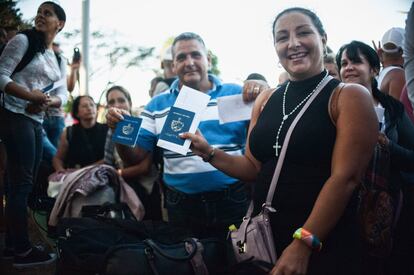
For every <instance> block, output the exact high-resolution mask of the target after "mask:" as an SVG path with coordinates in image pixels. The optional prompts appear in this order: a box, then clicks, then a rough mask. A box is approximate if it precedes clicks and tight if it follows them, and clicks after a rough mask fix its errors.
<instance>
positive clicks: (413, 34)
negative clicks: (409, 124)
mask: <svg viewBox="0 0 414 275" xmlns="http://www.w3.org/2000/svg"><path fill="white" fill-rule="evenodd" d="M404 41H405V42H404V70H405V81H406V84H407V93H408V98H409V99H410V102H411V105H412V106H413V108H414V3H413V4H412V5H411V8H410V11H409V12H408V16H407V21H406V22H405V39H404Z"/></svg>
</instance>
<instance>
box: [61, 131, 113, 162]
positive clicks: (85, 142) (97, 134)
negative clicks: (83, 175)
mask: <svg viewBox="0 0 414 275" xmlns="http://www.w3.org/2000/svg"><path fill="white" fill-rule="evenodd" d="M107 131H108V126H107V125H106V124H100V123H96V124H95V125H94V126H93V127H92V128H88V129H86V128H83V127H82V126H81V125H80V124H75V125H73V126H70V127H68V128H67V131H66V132H67V139H68V143H69V148H68V153H67V156H66V159H65V166H66V168H81V167H85V166H87V165H90V164H92V163H94V162H97V161H98V160H100V159H103V157H104V149H105V139H106V132H107Z"/></svg>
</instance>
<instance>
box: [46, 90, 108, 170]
mask: <svg viewBox="0 0 414 275" xmlns="http://www.w3.org/2000/svg"><path fill="white" fill-rule="evenodd" d="M72 108H73V111H72V116H73V117H74V118H75V119H77V120H78V121H79V123H77V124H75V125H73V126H69V127H67V128H65V129H64V130H63V133H62V135H61V138H60V142H59V147H58V150H57V153H56V155H55V157H54V158H53V167H54V168H55V170H56V171H63V170H65V169H67V168H77V169H78V168H82V167H85V166H88V165H91V164H98V163H103V157H104V147H105V138H106V132H107V130H108V126H107V125H106V124H100V123H98V122H96V114H97V113H96V105H95V102H94V101H93V99H92V98H91V97H90V96H79V97H77V98H75V100H74V102H73V107H72Z"/></svg>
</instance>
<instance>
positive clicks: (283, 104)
mask: <svg viewBox="0 0 414 275" xmlns="http://www.w3.org/2000/svg"><path fill="white" fill-rule="evenodd" d="M327 76H328V72H326V74H325V76H324V78H322V80H321V81H320V82H319V83H318V85H316V87H315V89H313V91H312V92H311V93H310V94H308V95H307V96H306V97H305V98H304V99H303V100H302V101H301V102H299V104H298V105H296V107H295V108H293V110H292V111H290V112H289V113H288V114H287V113H286V93H287V91H288V88H289V84H290V81H289V82H288V83H287V84H286V88H285V91H284V92H283V101H282V115H283V118H282V121H281V122H280V126H279V129H278V130H277V134H276V143H275V145H273V148H274V149H275V153H276V157H277V156H279V149H280V148H281V147H282V146H281V145H280V144H279V135H280V132H281V131H282V127H283V125H284V124H285V121H286V120H287V119H288V118H289V116H290V115H292V114H293V113H294V112H295V111H296V110H297V109H299V107H300V106H302V105H303V104H304V103H305V102H306V101H308V99H309V98H310V97H311V96H312V95H313V94H314V93H315V91H316V90H317V89H318V88H319V86H320V85H321V83H322V82H323V81H324V79H325V78H326V77H327Z"/></svg>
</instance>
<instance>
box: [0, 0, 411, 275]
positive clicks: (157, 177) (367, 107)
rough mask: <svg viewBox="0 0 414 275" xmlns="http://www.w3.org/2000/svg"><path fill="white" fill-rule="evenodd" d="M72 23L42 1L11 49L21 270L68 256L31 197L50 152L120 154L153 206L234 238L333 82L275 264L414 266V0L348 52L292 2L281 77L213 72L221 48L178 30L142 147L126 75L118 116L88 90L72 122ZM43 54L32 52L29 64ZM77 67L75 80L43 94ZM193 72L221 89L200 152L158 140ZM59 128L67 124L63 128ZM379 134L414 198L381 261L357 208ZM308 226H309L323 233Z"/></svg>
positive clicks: (72, 160) (1, 86) (73, 165)
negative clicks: (65, 50) (126, 122)
mask: <svg viewBox="0 0 414 275" xmlns="http://www.w3.org/2000/svg"><path fill="white" fill-rule="evenodd" d="M65 21H66V15H65V12H64V10H63V9H62V8H61V7H60V6H59V5H58V4H56V3H54V2H50V1H47V2H44V3H42V4H41V5H40V6H39V8H38V11H37V14H36V18H35V26H34V28H33V29H30V30H26V31H22V32H19V33H18V34H16V35H15V36H14V37H13V38H11V39H9V40H8V42H7V44H6V45H5V47H4V50H3V52H2V53H1V55H0V90H1V91H3V97H2V99H1V106H0V139H1V143H2V144H3V146H4V148H5V152H3V154H2V155H3V156H2V157H4V156H7V162H6V163H7V164H6V169H5V171H6V172H5V178H4V185H5V189H6V192H5V202H6V211H5V215H6V229H7V231H6V234H5V250H4V251H3V258H6V257H8V258H12V259H13V265H14V266H15V267H17V268H22V267H32V266H36V265H42V264H49V263H51V262H53V261H54V260H55V258H56V255H55V254H54V253H48V252H46V251H45V250H43V249H41V248H39V247H38V246H34V245H33V244H32V243H31V242H30V240H29V237H28V228H27V221H28V209H27V207H28V199H29V196H30V193H31V191H32V189H33V186H34V184H35V182H36V179H37V171H38V167H39V164H40V162H41V160H42V159H43V161H46V162H49V163H50V165H52V166H53V169H54V171H56V172H62V171H66V170H68V169H79V168H83V167H86V166H89V165H99V164H106V165H110V166H112V167H114V168H115V169H116V171H117V174H118V176H119V177H121V178H123V179H124V180H125V181H126V182H127V183H128V184H129V185H130V186H131V187H132V189H133V190H134V191H135V192H136V194H137V195H138V197H139V198H140V199H141V200H142V202H143V204H144V207H145V213H146V214H145V217H144V218H145V219H151V220H164V221H168V223H170V224H171V225H174V226H181V227H186V228H188V229H190V230H191V232H192V234H193V235H194V236H196V237H198V238H207V237H215V238H219V239H222V240H225V239H226V238H227V236H228V231H229V226H235V227H236V228H237V227H238V226H239V225H240V224H241V222H242V220H243V217H244V216H245V214H246V211H247V209H248V207H249V204H250V202H251V201H253V204H254V213H256V214H257V213H259V212H260V211H261V210H262V205H263V203H264V201H265V199H266V196H267V193H268V190H269V186H270V183H271V180H272V177H273V174H274V171H275V168H276V164H277V163H278V160H279V157H280V155H281V148H282V146H283V144H284V140H285V137H286V136H287V135H288V129H289V126H290V125H291V124H292V123H293V122H294V120H295V117H296V116H297V115H298V113H299V112H300V111H301V109H302V108H303V106H304V105H306V103H307V102H308V100H309V99H310V98H311V97H312V96H313V95H314V94H315V93H316V92H317V90H318V89H321V91H320V93H318V94H317V95H316V98H315V99H314V101H312V103H311V104H310V106H309V108H308V109H306V112H305V113H304V114H303V116H302V117H301V119H300V120H299V122H298V123H297V125H296V126H295V128H294V131H293V132H292V135H291V138H290V141H289V144H288V146H287V151H286V156H285V158H284V160H283V164H282V165H283V166H282V168H281V173H280V177H279V180H278V185H277V188H276V192H275V196H274V198H273V201H272V208H274V209H275V211H274V212H271V213H270V224H271V228H272V231H273V234H274V240H275V242H274V244H273V245H274V247H275V249H276V253H277V255H278V258H277V261H276V263H274V267H273V268H272V269H271V271H270V274H275V275H276V274H277V275H279V274H414V273H413V272H414V266H413V265H412V263H411V262H410V261H409V259H410V253H411V250H410V248H412V247H413V245H414V238H413V235H414V234H413V233H414V223H413V222H412V218H411V217H412V214H413V213H414V211H413V210H414V208H413V207H414V126H413V123H414V120H413V118H414V115H413V106H414V29H413V28H414V4H413V5H412V6H411V9H410V11H409V14H408V17H407V22H406V28H405V30H404V29H401V28H391V29H390V30H388V31H387V32H385V34H384V36H383V38H382V40H381V43H380V44H378V45H377V44H374V45H373V47H371V46H369V45H367V44H365V43H363V42H361V41H349V42H347V43H346V44H344V45H343V46H342V47H341V48H340V49H339V51H338V52H337V53H336V54H335V53H333V52H332V50H331V49H329V47H328V46H327V45H328V39H327V38H328V35H327V33H326V31H325V28H324V26H323V23H322V22H321V20H320V19H319V17H318V16H317V15H316V14H315V13H314V12H313V11H310V10H308V9H305V8H300V7H293V8H288V9H286V10H283V11H281V12H280V13H278V14H277V16H276V17H275V19H274V22H273V25H272V35H273V43H274V47H275V50H276V53H277V57H278V60H279V62H280V64H281V65H282V67H283V68H284V70H285V72H284V73H283V74H281V77H280V78H279V84H278V86H277V87H276V88H270V87H269V85H268V83H267V81H266V79H265V78H264V77H263V76H261V75H260V74H257V73H252V74H250V75H249V76H248V77H247V79H246V80H245V82H244V83H243V86H241V85H237V84H231V83H226V82H223V81H222V80H221V79H219V78H218V77H217V76H215V75H213V74H212V73H211V72H210V71H209V68H210V65H211V57H210V55H209V52H208V49H207V47H206V44H205V42H204V40H203V39H202V37H200V36H199V35H198V34H196V33H192V32H184V33H181V34H179V35H177V36H176V37H175V39H174V41H173V42H172V45H171V46H170V47H169V48H168V49H167V51H166V53H165V54H164V55H163V56H162V62H161V67H162V69H163V72H164V75H163V76H158V77H155V78H154V79H153V80H152V81H151V88H150V91H149V94H150V96H151V98H152V99H151V100H150V101H149V102H148V103H147V104H146V105H145V107H144V110H143V111H142V112H141V113H140V115H139V116H140V118H142V124H141V128H140V131H139V135H138V139H137V142H136V145H135V146H133V147H130V146H126V145H122V144H118V143H114V142H113V141H112V135H113V132H114V130H115V128H116V126H117V124H118V123H119V122H120V121H122V120H123V119H124V116H125V115H131V110H132V101H131V95H130V93H129V92H128V90H127V89H125V88H124V87H122V86H113V87H110V88H109V89H108V90H107V91H106V102H107V108H108V110H107V114H106V124H100V123H98V122H97V108H96V104H95V102H94V99H93V98H92V97H90V96H84V95H83V96H78V97H76V98H75V99H74V101H73V105H72V116H73V118H74V119H75V121H76V124H74V125H71V126H67V127H66V128H64V129H63V127H64V126H63V124H62V115H61V111H60V110H61V108H62V106H63V105H64V104H65V103H66V101H67V97H68V91H69V92H71V91H72V90H73V84H74V82H75V81H76V75H77V71H78V69H79V66H80V62H81V61H80V60H79V59H76V60H72V62H71V70H70V73H69V74H67V72H66V64H67V63H68V62H67V61H66V60H61V58H62V57H61V55H60V54H59V50H58V49H56V44H55V45H54V44H53V43H54V39H55V37H56V35H57V34H58V33H59V32H60V31H61V30H62V29H63V27H64V25H65ZM4 36H6V34H4ZM54 46H55V49H54V48H53V47H54ZM27 53H31V55H30V56H31V60H30V61H29V62H28V63H27V64H25V65H24V66H23V67H22V66H21V65H20V63H21V62H22V61H23V60H25V59H27V55H28V54H27ZM62 61H63V62H62ZM21 67H22V68H21ZM16 68H19V70H16ZM61 79H64V80H65V81H63V84H62V86H59V87H58V88H57V89H54V90H52V91H50V92H48V93H45V92H43V91H42V89H44V88H45V87H47V86H49V85H50V84H51V83H54V82H57V81H59V80H61ZM183 85H185V86H188V87H190V88H193V89H196V90H198V91H200V92H202V93H206V94H208V95H209V96H210V100H209V103H208V105H207V107H206V110H205V111H204V112H203V113H202V114H201V121H200V124H199V125H198V129H197V131H196V132H195V133H182V134H180V137H181V138H182V139H189V140H190V141H191V146H190V150H189V152H188V153H187V154H186V155H180V154H178V153H175V152H173V151H169V150H166V149H161V148H160V147H157V141H158V138H159V136H160V133H161V131H162V128H163V125H164V123H165V121H166V119H167V116H168V114H169V110H170V108H171V107H172V106H173V105H174V103H175V101H176V99H177V97H178V95H179V93H180V89H181V88H182V86H183ZM231 95H242V96H243V100H244V101H246V102H254V103H253V104H254V107H253V110H252V113H251V118H250V120H243V121H236V122H229V123H224V124H222V123H220V120H219V114H218V107H217V105H218V101H219V100H218V99H219V98H221V97H225V96H231ZM235 111H236V110H235ZM379 114H383V115H379ZM51 126H56V127H55V128H56V130H55V131H54V132H53V133H51V131H50V129H51ZM58 136H59V137H60V138H59V139H57V137H58ZM378 146H381V147H382V148H386V150H387V151H388V152H389V154H390V160H391V161H390V163H389V167H388V168H389V171H390V173H389V175H387V178H386V179H385V180H386V182H388V184H389V185H390V186H392V188H391V189H392V190H394V191H393V192H394V193H393V195H395V198H396V199H401V203H402V207H401V215H400V216H399V219H398V218H397V219H396V225H395V228H393V232H392V234H394V235H395V238H394V240H395V241H394V247H393V249H392V251H391V253H390V255H387V257H385V258H381V259H378V258H375V257H373V256H372V255H370V254H369V253H368V251H367V249H366V248H365V247H364V245H363V242H361V236H360V228H359V221H358V216H357V212H358V205H359V201H360V199H361V198H360V197H359V196H358V194H359V193H358V191H359V189H360V186H361V182H362V181H364V179H365V175H366V173H367V168H368V167H369V165H372V159H373V155H374V150H375V148H376V147H378ZM50 148H51V149H50ZM42 156H43V157H42ZM400 194H402V196H400ZM401 197H402V198H401ZM295 232H308V234H309V236H310V237H311V238H312V239H313V240H314V242H309V241H307V240H305V239H304V238H303V237H301V236H302V235H300V234H296V233H295ZM294 233H295V234H294ZM292 235H293V236H294V237H293V238H292ZM321 244H323V245H321ZM321 247H322V248H321Z"/></svg>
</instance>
